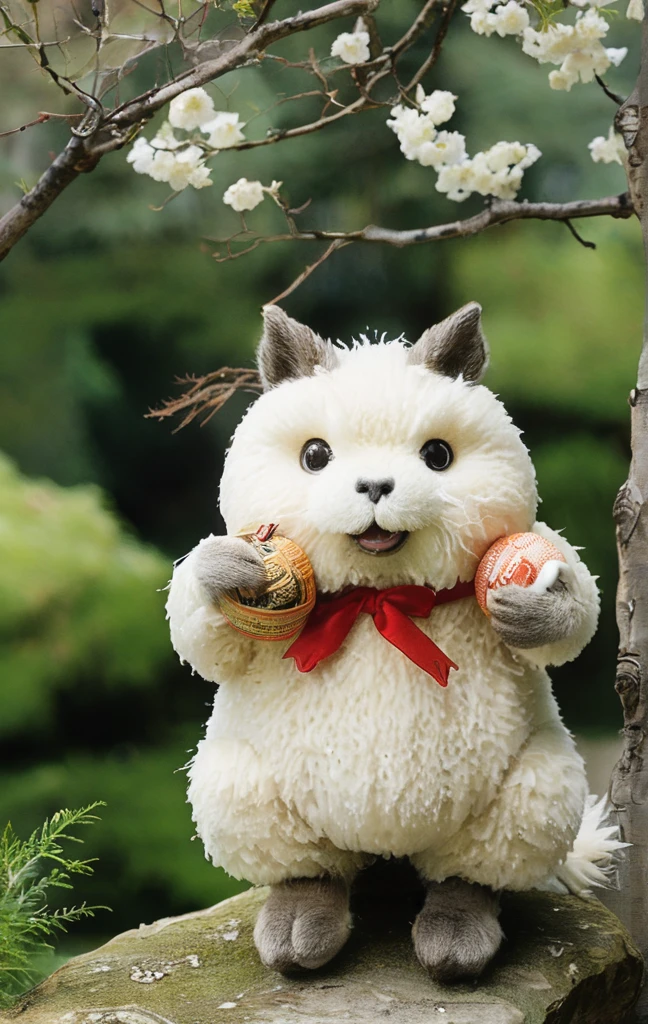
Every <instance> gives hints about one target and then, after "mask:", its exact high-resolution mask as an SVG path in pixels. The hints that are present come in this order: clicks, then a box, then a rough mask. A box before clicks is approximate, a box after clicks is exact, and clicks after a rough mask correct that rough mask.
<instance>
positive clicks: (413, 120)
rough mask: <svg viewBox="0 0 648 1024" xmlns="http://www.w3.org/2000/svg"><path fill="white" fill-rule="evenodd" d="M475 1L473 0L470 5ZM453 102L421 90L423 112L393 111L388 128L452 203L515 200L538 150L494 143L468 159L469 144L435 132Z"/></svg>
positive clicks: (449, 96) (399, 108)
mask: <svg viewBox="0 0 648 1024" xmlns="http://www.w3.org/2000/svg"><path fill="white" fill-rule="evenodd" d="M472 2H475V0H469V3H472ZM456 98H457V97H456V96H454V95H453V94H452V93H450V92H443V91H441V90H436V91H435V92H433V93H431V94H430V96H426V95H425V92H424V90H423V88H422V87H421V86H420V85H419V86H418V87H417V90H416V102H417V103H418V105H419V107H420V110H416V109H414V108H412V107H405V106H402V105H399V106H396V107H393V108H392V110H391V115H392V116H391V119H390V120H388V121H387V124H388V126H389V127H390V128H391V129H392V131H393V132H394V133H395V134H396V135H397V136H398V141H399V142H400V148H401V152H402V153H403V154H404V155H405V156H406V157H407V159H408V160H417V161H418V162H419V163H420V164H421V165H422V166H423V167H432V168H434V170H436V171H437V174H438V177H437V182H436V188H437V190H438V191H439V192H445V193H446V194H447V196H448V198H449V199H452V200H454V201H455V202H458V203H460V202H463V200H464V199H467V198H468V196H469V195H471V194H472V193H473V192H479V194H480V195H482V196H496V197H497V198H499V199H514V198H515V196H516V195H517V192H518V190H519V188H520V185H521V184H522V178H523V176H524V171H525V170H526V169H527V167H530V166H531V165H532V164H534V163H535V162H536V160H538V158H539V157H540V156H541V153H540V150H539V149H538V147H537V146H534V145H533V144H532V143H527V144H523V143H521V142H496V143H495V145H494V146H491V148H490V149H489V150H486V152H482V153H476V154H475V156H474V157H473V158H472V159H470V158H469V157H468V154H467V152H466V139H465V137H464V136H463V135H461V134H460V133H459V132H448V131H437V129H436V126H435V121H436V123H440V119H441V118H443V120H449V118H450V117H451V116H452V114H453V113H454V110H455V100H456Z"/></svg>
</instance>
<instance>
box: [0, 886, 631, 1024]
mask: <svg viewBox="0 0 648 1024" xmlns="http://www.w3.org/2000/svg"><path fill="white" fill-rule="evenodd" d="M378 877H379V878H380V875H379V876H378ZM382 877H383V882H382V884H381V885H379V886H378V887H376V885H375V879H374V885H373V889H372V890H371V891H368V890H365V892H364V894H363V893H359V894H358V895H357V897H356V900H355V906H354V912H355V927H354V930H353V933H352V937H351V939H350V941H349V943H348V944H347V946H346V948H345V949H344V950H343V951H342V953H341V954H340V955H339V956H338V957H337V958H336V959H335V960H334V961H333V962H332V963H331V964H330V965H329V966H328V967H327V968H324V969H323V970H320V971H316V972H313V973H312V974H311V973H308V974H305V975H301V976H299V977H294V978H290V979H288V978H284V977H282V976H281V975H279V974H274V973H273V972H272V971H268V970H266V969H265V968H264V967H263V966H262V965H261V963H260V962H259V959H258V957H257V954H256V950H255V948H254V943H253V940H252V929H253V926H254V921H255V918H256V915H257V912H258V910H259V907H260V906H261V904H262V903H263V901H264V899H265V897H266V894H267V890H264V889H258V890H251V891H249V892H246V893H243V894H242V895H240V896H235V897H233V899H229V900H226V901H225V902H224V903H220V904H218V905H217V906H215V907H210V908H209V909H208V910H202V911H198V912H197V913H193V914H187V915H185V916H184V917H175V918H166V919H164V920H161V921H156V922H155V924H150V925H142V926H140V928H138V929H135V930H132V931H128V932H124V933H123V934H122V935H118V936H116V938H114V939H112V940H111V941H110V942H108V943H106V945H105V946H101V948H100V949H97V950H95V951H94V952H93V953H86V954H85V955H83V956H79V957H76V958H75V959H73V960H70V961H69V962H68V963H67V964H65V966H63V967H61V968H60V969H59V970H58V971H56V972H55V973H54V974H52V975H51V977H49V978H47V979H46V980H45V981H43V982H42V983H41V984H40V985H38V986H37V987H36V988H34V989H33V990H32V991H31V992H28V993H27V994H26V995H25V996H23V997H22V998H21V999H20V1000H19V1002H18V1003H17V1004H16V1006H15V1007H14V1009H13V1010H11V1011H9V1012H8V1013H6V1014H5V1015H3V1016H0V1021H2V1022H3V1024H9V1022H13V1024H220V1022H221V1021H222V1022H224V1024H243V1022H248V1024H297V1022H299V1024H333V1022H336V1024H337V1022H342V1021H344V1022H347V1021H348V1022H349V1024H376V1022H379V1021H382V1020H385V1022H389V1024H428V1022H430V1024H524V1022H526V1024H540V1022H550V1024H568V1022H569V1024H578V1022H580V1024H599V1022H600V1024H615V1022H621V1021H623V1019H624V1017H625V1016H626V1014H627V1012H628V1011H629V1010H630V1008H631V1007H632V1005H633V1004H634V1001H635V999H636V997H637V995H638V991H639V988H640V985H641V978H642V962H641V957H640V954H639V953H638V951H637V950H636V949H635V947H634V946H633V945H632V942H631V940H630V938H629V936H628V934H627V933H626V931H625V930H624V928H623V926H622V925H621V924H620V923H619V921H618V920H617V918H616V917H615V916H614V915H613V914H612V913H610V911H608V910H606V909H605V907H603V906H602V904H601V903H599V902H598V901H597V900H582V899H578V898H577V897H574V896H555V895H553V894H549V893H540V892H529V893H523V894H517V895H509V896H507V897H506V898H505V900H504V906H503V912H502V924H503V927H504V931H505V933H506V935H507V942H506V943H505V945H504V946H503V948H502V950H501V951H500V953H499V955H498V957H497V958H496V961H495V963H494V964H493V966H492V967H491V968H490V969H489V971H488V972H487V973H486V974H485V975H484V976H483V977H482V978H481V979H480V980H479V982H478V983H477V984H473V985H455V986H452V987H443V986H439V985H436V984H434V983H433V982H432V981H430V979H429V978H428V977H427V975H426V974H425V972H424V971H423V969H422V968H421V966H420V965H419V963H418V961H417V959H416V957H415V955H414V952H413V949H412V944H411V939H410V928H411V921H412V920H413V917H414V916H415V914H416V910H417V906H416V897H415V896H413V895H412V893H411V892H410V893H408V892H407V891H406V892H405V893H404V894H403V893H402V892H401V890H400V889H399V888H397V887H394V885H386V884H385V877H384V876H382ZM394 893H398V894H399V900H398V901H397V902H394V903H392V894H394ZM400 897H402V898H400Z"/></svg>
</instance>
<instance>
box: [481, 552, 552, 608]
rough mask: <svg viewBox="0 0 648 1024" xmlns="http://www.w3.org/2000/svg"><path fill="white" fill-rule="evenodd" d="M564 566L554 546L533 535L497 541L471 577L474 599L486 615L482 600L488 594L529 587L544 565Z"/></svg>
mask: <svg viewBox="0 0 648 1024" xmlns="http://www.w3.org/2000/svg"><path fill="white" fill-rule="evenodd" d="M551 561H557V562H566V561H567V559H566V558H565V556H564V555H563V554H562V552H561V551H559V550H558V548H557V547H556V545H555V544H552V543H551V541H550V540H546V539H545V538H544V537H539V536H538V534H537V533H512V534H511V536H510V537H500V539H499V540H496V541H495V543H494V544H493V545H492V547H490V548H489V549H488V551H487V552H486V554H485V555H484V557H483V558H482V560H481V562H480V563H479V567H478V569H477V573H476V575H475V597H476V598H477V601H478V602H479V604H480V606H481V607H482V609H483V610H484V611H485V612H486V614H487V615H488V610H487V608H486V598H487V596H488V591H489V590H496V589H497V588H498V587H505V586H506V585H507V583H516V584H517V585H518V586H520V587H530V586H531V584H532V583H535V581H536V580H537V578H538V575H539V573H540V570H541V569H542V567H543V565H545V564H546V563H547V562H551Z"/></svg>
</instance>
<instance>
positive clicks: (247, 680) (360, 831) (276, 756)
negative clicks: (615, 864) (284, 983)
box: [168, 342, 605, 889]
mask: <svg viewBox="0 0 648 1024" xmlns="http://www.w3.org/2000/svg"><path fill="white" fill-rule="evenodd" d="M314 437H315V438H318V437H319V438H324V439H326V441H327V442H328V443H329V445H330V446H331V448H332V449H333V452H334V454H335V459H334V461H333V462H331V463H330V464H329V465H328V466H327V467H326V470H325V471H323V472H322V473H319V474H309V473H306V472H304V470H303V469H302V468H301V466H300V461H299V455H300V451H301V448H302V446H303V444H304V443H305V441H306V440H308V439H310V438H314ZM436 437H441V438H444V439H445V440H447V441H448V442H450V444H451V445H452V448H453V450H454V452H455V461H454V463H453V464H452V466H451V467H450V468H449V469H448V470H447V471H445V472H442V473H435V472H433V471H431V470H429V469H428V468H427V466H426V465H425V463H424V462H423V460H422V459H421V458H420V457H419V451H420V449H421V446H422V445H423V444H424V443H425V441H427V440H428V439H430V438H436ZM359 477H365V478H372V477H379V478H384V477H393V478H394V480H395V488H394V491H393V492H392V494H391V495H390V496H389V500H381V501H380V502H379V504H378V505H377V506H376V507H375V509H374V507H373V506H371V505H370V503H369V502H368V500H367V497H366V495H364V494H358V493H357V492H356V490H355V482H356V480H357V479H358V478H359ZM536 503H537V495H536V487H535V474H534V470H533V466H532V464H531V460H530V458H529V455H528V452H527V450H526V448H525V447H524V445H523V443H522V441H521V439H520V435H519V431H518V430H517V429H516V427H515V426H514V425H513V424H512V422H511V420H510V418H509V417H508V415H507V414H506V412H505V410H504V408H503V406H502V405H501V403H500V402H499V401H498V400H497V399H496V398H495V396H494V395H493V394H492V393H491V392H490V391H488V390H487V389H486V388H484V387H482V386H471V385H469V384H467V383H465V382H464V381H462V380H461V378H460V379H458V380H452V379H450V378H446V377H443V376H440V375H438V374H436V373H433V372H431V371H430V370H428V369H426V368H424V367H423V366H420V365H419V366H416V365H411V364H408V361H407V348H406V347H405V346H404V345H403V344H401V343H398V342H392V343H387V344H377V345H371V346H369V345H368V344H364V345H356V346H355V347H354V348H352V349H350V350H343V351H340V353H339V365H338V366H337V367H336V368H334V369H333V370H330V371H326V372H325V371H317V372H316V373H315V375H314V376H312V377H304V378H300V379H297V380H292V381H289V382H286V383H283V384H281V385H280V386H279V387H276V388H273V389H272V390H270V391H269V392H267V393H266V394H264V395H263V396H262V397H261V398H260V399H259V400H258V401H257V402H255V403H254V404H253V405H252V407H251V408H250V410H249V412H248V413H247V415H246V416H245V418H244V420H243V421H242V423H241V424H240V425H239V427H238V429H237V431H236V433H235V436H234V439H233V442H232V446H231V449H230V451H229V453H228V456H227V460H226V465H225V471H224V474H223V479H222V487H221V508H222V512H223V515H224V518H225V521H226V524H227V530H228V533H229V534H237V533H240V532H243V531H245V530H248V529H256V528H257V526H258V525H259V524H260V523H267V522H279V523H280V526H281V531H282V532H283V533H285V534H287V535H288V536H290V537H292V538H294V540H296V541H297V543H299V544H300V545H301V546H302V547H303V548H304V550H305V551H306V553H307V554H308V557H309V558H310V560H311V562H312V564H313V567H314V570H315V574H316V579H317V583H318V587H319V589H320V591H331V592H334V591H337V590H339V589H341V588H342V587H344V586H347V585H349V584H366V585H370V586H376V587H383V586H390V585H394V584H399V583H417V584H428V585H430V586H432V587H434V588H437V589H441V588H444V587H451V586H452V585H453V584H454V583H455V582H456V581H457V579H459V580H470V579H472V578H473V576H474V573H475V570H476V567H477V564H478V562H479V559H480V558H481V556H482V555H483V554H484V552H485V551H486V550H487V548H488V547H489V546H490V544H491V543H492V542H493V541H494V540H496V539H497V538H498V537H501V536H502V535H503V534H509V533H514V532H517V531H525V530H531V529H533V530H535V531H536V532H538V533H540V534H542V535H543V536H546V537H548V538H550V539H551V540H552V541H553V542H554V543H555V544H556V545H557V547H559V548H560V550H561V551H562V552H563V554H564V555H565V557H566V559H567V563H568V567H569V569H568V575H569V586H570V590H571V592H572V594H573V595H574V597H575V598H576V601H577V604H578V608H579V612H580V621H579V622H578V624H577V628H576V630H575V632H574V633H573V634H572V635H571V636H570V637H569V638H568V639H565V640H563V641H560V642H559V643H556V644H554V645H551V646H549V647H544V648H541V649H536V650H525V651H515V650H511V649H509V648H507V647H506V646H505V645H504V644H503V643H502V642H501V641H500V640H499V638H498V637H497V635H496V633H495V631H494V629H493V628H492V625H491V623H490V622H489V620H488V618H487V617H486V616H485V615H484V613H483V612H482V611H481V610H480V608H479V607H478V605H477V603H476V601H475V600H474V599H464V600H461V601H457V602H455V603H451V604H446V605H443V606H440V607H439V608H437V609H435V610H434V611H433V612H432V614H431V616H430V618H429V620H419V621H418V623H417V624H418V625H420V626H421V628H422V629H423V630H424V631H425V632H426V633H427V634H428V635H429V636H431V637H432V638H433V639H434V640H435V641H436V642H437V643H438V644H439V646H440V647H441V648H442V650H443V651H445V652H446V654H448V655H449V656H450V657H451V658H452V659H453V660H454V661H455V662H457V663H458V665H459V671H456V672H455V671H453V672H451V675H450V682H449V686H448V687H447V689H442V688H441V687H440V686H439V685H437V683H436V682H434V680H432V679H431V678H430V676H428V675H427V674H426V673H424V672H422V671H421V670H419V669H418V668H416V666H415V665H413V664H412V662H410V661H409V660H408V659H407V658H406V657H405V656H404V655H403V654H401V653H400V652H399V651H398V650H396V649H395V648H394V647H392V646H391V645H390V644H389V643H388V642H387V641H386V640H385V639H383V637H381V636H380V635H379V634H378V633H377V631H376V630H375V628H374V625H373V623H372V621H371V620H370V619H369V617H367V616H361V617H360V619H359V620H358V622H357V623H356V625H355V627H354V628H353V630H352V631H351V633H350V635H349V637H348V639H347V641H346V642H345V644H344V645H343V647H342V648H341V649H340V650H339V651H338V652H337V654H335V655H333V656H332V657H330V658H329V659H327V660H325V661H323V662H321V663H320V665H319V666H318V668H317V669H315V670H314V671H313V672H311V673H310V674H307V675H301V674H300V673H299V672H298V671H297V670H296V668H295V666H294V663H293V661H292V660H282V655H283V653H284V651H285V649H286V647H287V646H288V644H287V643H269V642H257V641H254V640H250V639H246V638H244V637H242V636H241V635H240V634H238V633H236V632H235V631H234V630H233V629H232V628H231V627H230V626H229V625H228V624H227V622H226V621H225V620H224V619H223V618H222V616H221V615H220V613H219V612H218V610H217V608H216V607H215V606H214V605H213V604H211V603H210V601H209V599H208V598H207V596H206V594H205V593H204V591H203V590H202V588H201V586H200V584H199V583H198V582H197V579H196V575H195V564H196V559H197V558H198V557H199V554H200V545H198V547H197V548H196V549H194V551H193V552H192V553H191V554H190V555H189V556H188V557H187V558H186V559H185V560H184V561H183V562H182V563H181V564H179V565H178V566H177V568H176V570H175V572H174V575H173V581H172V585H171V590H170V595H169V602H168V614H169V618H170V623H171V635H172V640H173V644H174V647H175V649H176V651H177V652H178V654H179V655H180V657H181V658H182V659H183V660H185V661H188V662H189V663H190V664H191V665H192V667H193V668H194V669H195V670H196V671H197V672H199V673H200V674H201V675H202V676H204V677H205V678H206V679H210V680H214V681H215V682H218V683H219V684H220V686H219V690H218V693H217V695H216V699H215V702H214V711H213V715H212V717H211V720H210V722H209V724H208V726H207V734H206V737H205V739H204V740H203V741H202V742H201V743H200V744H199V746H198V752H197V754H196V756H195V758H194V760H193V763H192V765H191V768H190V780H191V781H190V787H189V800H190V801H191V803H192V805H193V813H194V818H195V821H196V824H197V829H198V833H199V834H200V836H201V837H202V840H203V842H204V845H205V849H206V851H207V854H208V855H209V856H210V857H211V858H212V859H213V861H214V862H215V863H217V864H220V865H222V866H223V867H224V868H225V869H226V870H227V871H228V872H229V873H230V874H232V875H235V876H237V877H242V878H246V879H248V880H250V881H252V882H254V883H259V884H261V883H277V882H279V881H281V880H283V879H286V878H291V877H304V876H311V877H313V876H316V875H319V874H321V873H322V872H333V873H338V874H341V875H343V876H345V877H347V878H350V877H352V876H353V874H354V873H355V871H356V870H357V869H358V868H359V867H361V866H363V865H364V864H366V863H367V862H368V861H369V860H370V859H371V858H372V857H374V856H381V855H382V856H386V855H390V854H393V855H396V856H409V857H410V858H411V860H412V861H413V863H414V864H415V865H416V867H417V868H418V869H419V870H420V871H421V872H422V874H423V875H424V877H426V878H428V879H431V880H438V881H441V880H443V879H445V878H447V877H449V876H453V875H459V876H461V877H463V878H465V879H467V880H469V881H475V882H480V883H483V884H486V885H490V886H492V887H494V888H496V889H500V888H510V889H526V888H529V887H532V886H535V885H538V884H541V883H543V881H545V880H546V879H547V877H548V876H550V875H554V874H555V873H556V871H558V870H559V869H560V866H561V864H562V863H563V862H564V861H565V859H566V858H568V859H569V863H570V865H571V867H572V868H575V870H571V872H569V873H568V874H569V878H570V880H571V881H570V883H569V884H573V885H574V886H575V888H579V881H578V880H579V878H581V880H582V877H583V873H582V871H581V870H580V861H581V860H583V858H582V857H580V856H579V854H578V850H577V851H576V854H575V853H574V852H573V846H574V841H575V839H576V835H577V833H578V829H579V825H580V823H581V819H582V816H583V811H584V807H585V802H586V796H587V785H586V781H585V773H584V768H583V762H582V760H581V758H580V757H579V755H578V753H577V752H576V750H575V747H574V743H573V740H572V738H571V736H570V735H569V733H568V732H567V730H566V729H565V727H564V725H563V723H562V721H561V718H560V715H559V712H558V709H557V706H556V703H555V700H554V697H553V695H552V692H551V686H550V681H549V678H548V676H547V674H546V672H545V671H544V667H545V666H546V665H550V664H554V665H557V664H561V663H563V662H565V661H569V660H570V659H572V658H575V657H576V656H577V655H578V653H579V652H580V650H581V649H582V648H583V646H584V645H585V644H586V643H587V642H588V641H589V639H590V638H591V636H592V634H593V632H594V629H595V627H596V620H597V614H598V595H597V590H596V585H595V583H594V580H593V579H592V577H591V576H590V574H589V572H588V571H587V568H586V567H585V565H584V564H583V563H582V562H581V561H580V559H579V556H578V554H577V553H576V551H575V550H574V549H573V548H572V547H570V545H569V544H568V543H567V542H566V541H565V540H564V539H563V538H562V537H561V536H559V535H557V534H556V533H554V532H553V531H552V530H550V529H549V528H548V527H547V526H545V525H543V524H542V523H536V522H535V513H536ZM374 511H375V514H376V520H377V522H378V524H379V525H380V526H381V527H383V528H384V529H387V530H394V531H400V530H408V531H410V532H411V535H410V537H409V539H408V541H407V543H406V544H405V545H404V547H403V548H402V549H401V550H399V551H397V552H395V553H393V554H390V555H388V556H383V557H372V556H371V555H368V554H366V553H364V552H362V551H361V550H360V549H359V548H358V546H357V545H356V544H355V542H354V541H353V540H352V539H351V537H350V536H349V535H352V534H359V533H361V532H362V531H364V530H365V529H366V528H368V527H369V526H370V524H371V522H372V519H373V515H374ZM604 838H605V837H604ZM599 846H600V844H599ZM599 846H597V840H596V837H594V839H593V842H591V843H590V844H589V845H588V848H587V850H586V851H584V854H585V856H584V859H585V860H589V861H592V860H596V858H597V857H598V856H599V855H600V854H603V855H604V850H602V849H599ZM570 851H572V852H570ZM575 857H576V860H577V861H578V864H575V861H574V858H575ZM563 875H565V872H563ZM585 875H587V872H585ZM580 887H581V888H583V887H584V886H580Z"/></svg>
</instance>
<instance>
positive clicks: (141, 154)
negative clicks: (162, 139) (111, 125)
mask: <svg viewBox="0 0 648 1024" xmlns="http://www.w3.org/2000/svg"><path fill="white" fill-rule="evenodd" d="M154 156H155V150H154V149H153V147H152V146H151V145H150V144H149V143H148V142H147V141H146V139H143V138H142V137H141V136H140V138H139V139H135V142H134V143H133V145H132V146H131V148H130V153H129V154H128V156H127V157H126V161H127V163H129V164H132V165H133V170H134V171H135V172H136V173H137V174H149V172H150V169H151V166H152V164H153V158H154Z"/></svg>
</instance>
